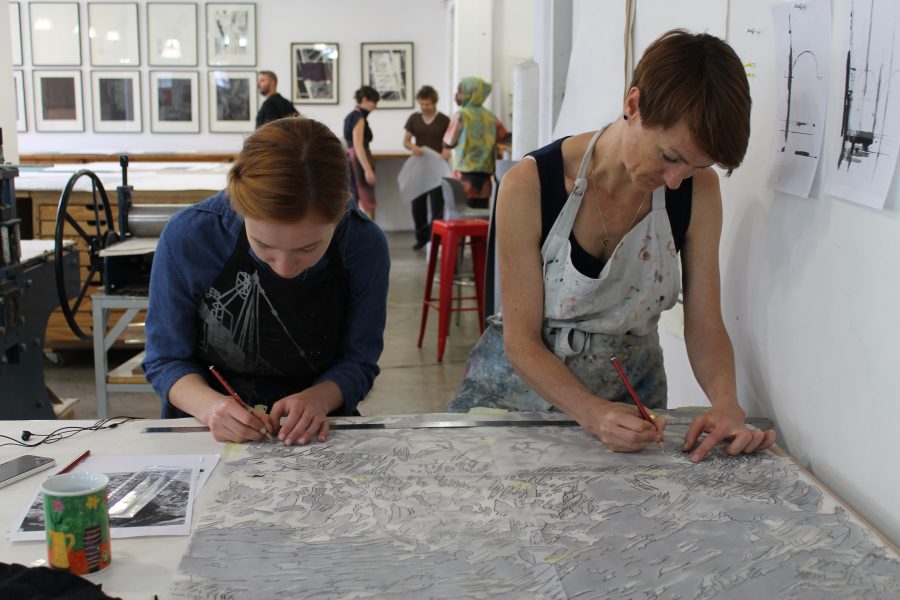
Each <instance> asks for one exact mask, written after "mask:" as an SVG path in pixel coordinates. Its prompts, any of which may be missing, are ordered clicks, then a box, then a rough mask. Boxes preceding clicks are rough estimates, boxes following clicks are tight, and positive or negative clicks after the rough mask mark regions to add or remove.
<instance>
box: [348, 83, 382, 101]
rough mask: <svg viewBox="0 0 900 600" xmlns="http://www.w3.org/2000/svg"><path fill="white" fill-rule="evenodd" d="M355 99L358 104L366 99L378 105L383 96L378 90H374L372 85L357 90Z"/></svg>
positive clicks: (354, 95)
mask: <svg viewBox="0 0 900 600" xmlns="http://www.w3.org/2000/svg"><path fill="white" fill-rule="evenodd" d="M353 97H354V98H356V103H357V104H359V103H360V102H362V101H363V98H365V99H366V100H369V101H371V102H375V103H376V104H377V103H378V101H379V100H381V94H379V93H378V90H376V89H375V88H373V87H372V86H370V85H364V86H362V87H361V88H359V89H358V90H356V93H355V94H353Z"/></svg>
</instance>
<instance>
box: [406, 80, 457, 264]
mask: <svg viewBox="0 0 900 600" xmlns="http://www.w3.org/2000/svg"><path fill="white" fill-rule="evenodd" d="M416 101H417V102H418V103H419V108H420V109H421V112H416V113H413V114H411V115H410V116H409V119H407V120H406V125H405V126H404V129H405V130H406V131H405V134H404V137H403V147H404V148H406V149H407V150H409V151H410V152H412V153H413V154H414V155H416V156H418V155H420V154H422V148H431V149H432V150H434V151H435V152H438V153H440V154H441V156H443V157H444V158H445V159H446V158H449V157H450V150H449V149H445V148H444V144H443V142H442V141H441V140H442V138H443V137H444V132H445V131H447V126H448V125H449V124H450V118H449V117H448V116H447V115H445V114H444V113H441V112H438V110H437V102H438V94H437V92H436V91H435V89H434V88H433V87H431V86H430V85H426V86H423V87H422V89H420V90H419V91H418V93H417V94H416ZM413 139H415V143H413ZM428 198H431V219H429V218H428V204H429V202H428ZM443 215H444V198H443V196H442V195H441V186H440V185H438V186H436V187H435V188H434V189H432V190H429V191H427V192H425V193H424V194H422V195H421V196H419V197H418V198H416V199H415V200H413V201H412V216H413V223H414V224H415V231H416V243H415V245H414V246H413V249H414V250H419V249H421V248H423V247H425V244H427V243H428V240H429V239H431V221H433V220H434V219H440V218H442V217H443Z"/></svg>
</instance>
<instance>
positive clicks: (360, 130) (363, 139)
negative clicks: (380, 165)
mask: <svg viewBox="0 0 900 600" xmlns="http://www.w3.org/2000/svg"><path fill="white" fill-rule="evenodd" d="M379 100H381V95H380V94H379V93H378V90H376V89H375V88H373V87H369V86H367V85H364V86H362V87H361V88H359V89H358V90H356V108H354V109H353V110H352V111H351V112H350V114H349V115H347V116H346V118H344V141H345V142H347V154H348V155H349V156H350V173H351V177H350V190H351V192H352V194H353V201H354V202H355V203H356V206H358V207H359V208H360V209H361V210H362V211H363V212H364V213H366V214H367V215H369V218H370V219H372V220H373V221H374V220H375V161H374V160H373V159H372V152H371V151H370V150H369V144H370V143H372V130H371V129H369V121H368V119H367V117H368V116H369V113H371V112H372V111H373V110H375V108H376V107H377V106H378V101H379Z"/></svg>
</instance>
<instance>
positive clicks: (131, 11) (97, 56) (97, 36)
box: [87, 2, 141, 67]
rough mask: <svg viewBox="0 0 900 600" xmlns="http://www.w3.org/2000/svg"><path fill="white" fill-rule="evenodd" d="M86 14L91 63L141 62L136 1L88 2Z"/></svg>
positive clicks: (125, 64) (121, 64) (132, 64)
mask: <svg viewBox="0 0 900 600" xmlns="http://www.w3.org/2000/svg"><path fill="white" fill-rule="evenodd" d="M87 14H88V42H89V45H90V54H91V66H94V67H137V66H140V64H141V50H140V41H139V39H140V38H139V33H138V5H137V4H136V3H130V2H88V5H87Z"/></svg>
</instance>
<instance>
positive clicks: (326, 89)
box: [291, 42, 339, 104]
mask: <svg viewBox="0 0 900 600" xmlns="http://www.w3.org/2000/svg"><path fill="white" fill-rule="evenodd" d="M338 59H339V56H338V45H337V44H333V43H327V42H316V43H309V44H306V43H301V42H297V43H294V44H291V90H292V91H291V100H292V102H293V103H294V104H337V103H338Z"/></svg>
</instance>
